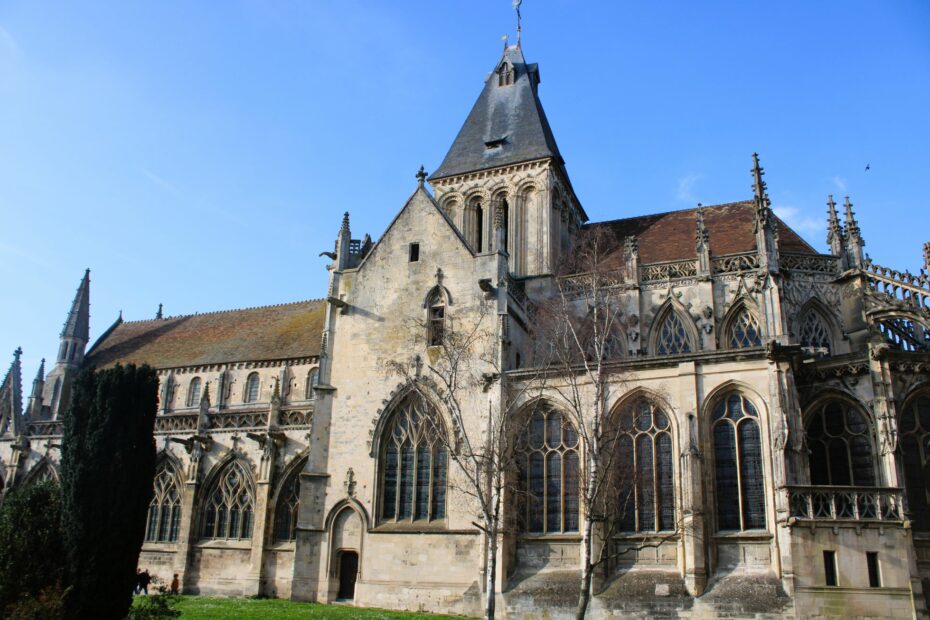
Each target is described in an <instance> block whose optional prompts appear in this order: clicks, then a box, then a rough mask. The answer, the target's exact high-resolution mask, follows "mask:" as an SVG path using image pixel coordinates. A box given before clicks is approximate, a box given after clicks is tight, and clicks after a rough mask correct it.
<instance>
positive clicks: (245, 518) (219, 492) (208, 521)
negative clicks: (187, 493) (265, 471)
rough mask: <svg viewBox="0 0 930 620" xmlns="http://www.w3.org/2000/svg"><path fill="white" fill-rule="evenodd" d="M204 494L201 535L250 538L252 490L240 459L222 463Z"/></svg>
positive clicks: (248, 475) (248, 476)
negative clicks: (224, 464) (220, 469)
mask: <svg viewBox="0 0 930 620" xmlns="http://www.w3.org/2000/svg"><path fill="white" fill-rule="evenodd" d="M204 497H205V498H206V500H205V506H204V511H203V512H204V518H203V537H204V538H229V539H244V538H251V537H252V513H253V506H254V505H255V489H254V485H253V483H252V474H251V473H249V471H248V469H247V468H246V467H245V466H244V465H243V463H242V462H241V461H239V460H235V461H232V462H230V463H229V464H228V465H226V466H225V467H224V469H223V470H222V471H221V472H220V473H219V475H218V476H217V478H216V480H215V481H214V482H213V485H212V486H211V488H210V489H209V491H208V492H207V493H206V494H205V496H204Z"/></svg>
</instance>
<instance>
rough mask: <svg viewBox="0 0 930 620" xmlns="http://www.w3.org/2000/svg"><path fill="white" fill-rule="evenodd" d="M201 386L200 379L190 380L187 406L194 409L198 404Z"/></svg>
mask: <svg viewBox="0 0 930 620" xmlns="http://www.w3.org/2000/svg"><path fill="white" fill-rule="evenodd" d="M202 386H203V384H202V383H201V381H200V377H194V378H193V379H191V382H190V385H189V386H188V387H187V406H188V407H196V406H197V405H199V404H200V393H201V389H202Z"/></svg>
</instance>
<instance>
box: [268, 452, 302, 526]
mask: <svg viewBox="0 0 930 620" xmlns="http://www.w3.org/2000/svg"><path fill="white" fill-rule="evenodd" d="M300 470H301V468H296V469H294V471H292V472H291V474H290V475H289V476H288V477H287V478H285V480H284V484H282V485H281V490H280V491H279V492H278V502H277V504H276V505H275V510H274V539H275V540H278V541H287V540H296V538H297V510H298V509H299V508H300Z"/></svg>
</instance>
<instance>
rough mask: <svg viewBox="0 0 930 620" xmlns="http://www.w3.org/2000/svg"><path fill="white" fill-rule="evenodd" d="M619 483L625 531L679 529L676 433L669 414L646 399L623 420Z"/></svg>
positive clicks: (627, 411)
mask: <svg viewBox="0 0 930 620" xmlns="http://www.w3.org/2000/svg"><path fill="white" fill-rule="evenodd" d="M618 424H619V428H618V438H617V447H616V449H615V456H614V458H615V461H614V462H615V470H616V471H615V472H614V476H615V484H614V485H612V488H614V489H616V491H617V493H618V495H617V507H618V511H619V512H618V514H619V518H620V529H621V531H624V532H661V531H670V530H674V529H675V485H674V473H673V462H674V459H673V456H672V435H671V427H670V424H669V419H668V416H667V415H666V414H665V412H663V411H662V409H661V408H659V407H657V406H656V405H654V404H653V403H651V402H650V401H649V400H647V399H645V398H642V399H639V400H637V401H636V402H634V403H632V404H630V405H629V406H627V407H626V408H624V409H623V411H622V412H621V414H620V416H619V419H618Z"/></svg>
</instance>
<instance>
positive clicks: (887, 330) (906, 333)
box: [878, 318, 930, 353]
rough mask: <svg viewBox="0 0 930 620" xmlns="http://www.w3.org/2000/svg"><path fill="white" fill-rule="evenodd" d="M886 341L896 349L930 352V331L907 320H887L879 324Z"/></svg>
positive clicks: (909, 351)
mask: <svg viewBox="0 0 930 620" xmlns="http://www.w3.org/2000/svg"><path fill="white" fill-rule="evenodd" d="M878 329H879V331H880V332H881V333H882V335H883V336H884V337H885V340H886V341H887V342H888V343H889V344H891V345H892V346H893V347H894V348H896V349H898V350H901V351H906V352H908V353H913V352H915V351H930V330H928V329H927V328H926V327H924V326H923V325H921V324H920V323H918V322H916V321H912V320H911V319H906V318H891V319H885V320H884V321H882V322H881V323H879V324H878Z"/></svg>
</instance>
